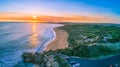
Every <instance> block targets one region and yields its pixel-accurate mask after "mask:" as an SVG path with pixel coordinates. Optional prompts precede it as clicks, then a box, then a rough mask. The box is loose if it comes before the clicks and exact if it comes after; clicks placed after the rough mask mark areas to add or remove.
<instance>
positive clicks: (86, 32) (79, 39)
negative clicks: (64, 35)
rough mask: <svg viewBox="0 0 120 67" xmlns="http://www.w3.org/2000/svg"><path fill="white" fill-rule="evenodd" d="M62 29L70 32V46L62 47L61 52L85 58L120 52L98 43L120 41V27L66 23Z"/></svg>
mask: <svg viewBox="0 0 120 67" xmlns="http://www.w3.org/2000/svg"><path fill="white" fill-rule="evenodd" d="M60 29H63V30H65V31H66V32H68V34H69V37H68V42H69V47H68V48H66V49H60V50H57V51H56V52H61V53H63V54H65V55H69V56H79V57H84V58H96V57H99V56H101V55H102V56H106V55H110V54H116V53H119V50H120V49H119V50H113V49H111V48H109V47H107V46H104V45H97V43H99V44H100V43H117V42H120V28H119V27H115V26H103V25H89V24H88V25H87V24H86V25H65V26H63V27H60Z"/></svg>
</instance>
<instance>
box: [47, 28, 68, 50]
mask: <svg viewBox="0 0 120 67" xmlns="http://www.w3.org/2000/svg"><path fill="white" fill-rule="evenodd" d="M54 31H55V33H56V37H55V39H54V40H53V41H52V42H51V43H50V44H48V46H47V48H46V51H49V50H57V49H64V48H67V47H68V42H67V39H68V33H67V32H66V31H64V30H61V29H59V28H54Z"/></svg>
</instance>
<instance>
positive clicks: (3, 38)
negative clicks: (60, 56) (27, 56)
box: [0, 23, 61, 67]
mask: <svg viewBox="0 0 120 67" xmlns="http://www.w3.org/2000/svg"><path fill="white" fill-rule="evenodd" d="M58 26H61V25H58V24H43V23H42V24H40V23H0V67H14V66H15V65H17V66H15V67H31V66H32V65H31V64H25V63H23V62H21V61H22V58H21V55H22V53H23V52H26V51H30V52H42V51H43V50H44V49H45V47H46V46H47V45H48V43H49V42H50V41H51V40H52V39H53V38H54V36H55V35H54V31H53V28H54V27H58Z"/></svg>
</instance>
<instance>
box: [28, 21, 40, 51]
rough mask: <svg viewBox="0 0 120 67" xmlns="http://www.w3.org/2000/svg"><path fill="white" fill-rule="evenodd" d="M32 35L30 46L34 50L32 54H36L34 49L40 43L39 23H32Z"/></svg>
mask: <svg viewBox="0 0 120 67" xmlns="http://www.w3.org/2000/svg"><path fill="white" fill-rule="evenodd" d="M31 28H32V29H31V30H32V31H31V32H32V35H31V36H30V37H29V43H30V46H31V47H32V48H33V49H32V52H35V51H34V48H35V47H36V46H37V45H38V43H39V38H38V30H37V29H38V28H37V23H32V27H31Z"/></svg>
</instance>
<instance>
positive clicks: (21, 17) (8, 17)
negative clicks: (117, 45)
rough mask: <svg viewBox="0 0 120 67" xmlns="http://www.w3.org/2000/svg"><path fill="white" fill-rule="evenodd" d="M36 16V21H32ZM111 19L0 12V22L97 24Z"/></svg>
mask: <svg viewBox="0 0 120 67" xmlns="http://www.w3.org/2000/svg"><path fill="white" fill-rule="evenodd" d="M33 16H36V19H33ZM111 20H114V19H113V18H106V17H100V16H95V17H88V16H75V15H69V16H68V15H67V16H66V15H65V16H43V15H30V14H24V13H13V12H1V13H0V21H1V22H2V21H4V22H12V21H13V22H35V21H36V22H98V21H111Z"/></svg>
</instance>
